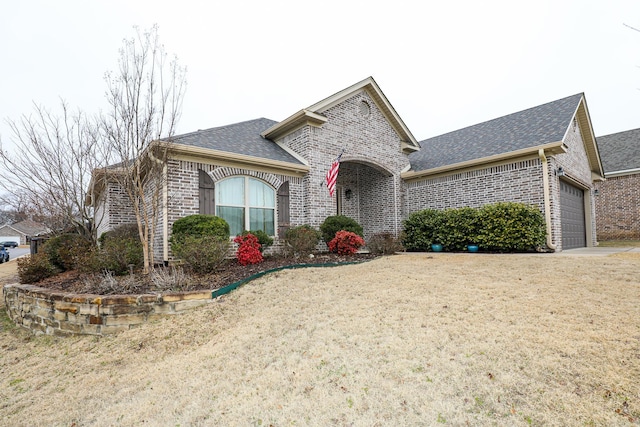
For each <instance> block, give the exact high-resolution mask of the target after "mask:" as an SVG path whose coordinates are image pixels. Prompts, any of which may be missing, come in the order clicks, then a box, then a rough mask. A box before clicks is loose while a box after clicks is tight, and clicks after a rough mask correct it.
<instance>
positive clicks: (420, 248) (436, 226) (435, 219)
mask: <svg viewBox="0 0 640 427" xmlns="http://www.w3.org/2000/svg"><path fill="white" fill-rule="evenodd" d="M443 223H444V216H443V215H442V212H441V211H438V210H435V209H423V210H421V211H416V212H413V213H411V214H410V215H409V217H408V218H407V219H406V220H404V221H403V223H402V225H403V232H402V244H403V245H404V247H405V248H407V250H408V251H416V252H426V251H430V250H431V244H433V243H440V242H439V241H438V240H439V239H440V238H441V235H440V233H442V228H443V227H442V224H443Z"/></svg>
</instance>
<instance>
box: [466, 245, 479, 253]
mask: <svg viewBox="0 0 640 427" xmlns="http://www.w3.org/2000/svg"><path fill="white" fill-rule="evenodd" d="M478 249H479V248H478V245H467V250H468V251H469V252H478Z"/></svg>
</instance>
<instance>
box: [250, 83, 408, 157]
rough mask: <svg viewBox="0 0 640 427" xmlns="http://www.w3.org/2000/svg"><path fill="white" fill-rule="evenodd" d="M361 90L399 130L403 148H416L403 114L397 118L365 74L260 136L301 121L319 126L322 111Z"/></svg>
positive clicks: (274, 134) (274, 137) (277, 132)
mask: <svg viewBox="0 0 640 427" xmlns="http://www.w3.org/2000/svg"><path fill="white" fill-rule="evenodd" d="M363 90H364V91H366V92H367V93H368V94H369V96H370V97H371V98H372V99H373V100H374V101H375V103H376V105H377V106H378V108H379V109H380V111H382V113H383V114H384V115H385V117H386V119H387V120H388V121H389V123H390V124H391V126H392V127H393V128H394V129H395V131H396V132H397V133H398V135H399V137H400V139H401V140H402V147H401V148H402V150H404V151H406V152H413V151H417V150H419V149H420V145H419V144H418V141H417V140H416V138H415V137H414V136H413V134H412V133H411V131H410V130H409V128H408V127H407V125H405V123H404V121H403V120H402V118H400V115H399V114H398V113H397V112H396V110H395V108H393V106H392V105H391V103H390V102H389V100H388V99H387V97H386V96H385V94H384V93H382V90H381V89H380V86H378V84H377V83H376V81H375V80H374V79H373V77H367V78H366V79H364V80H362V81H360V82H358V83H356V84H354V85H351V86H349V87H348V88H346V89H343V90H341V91H340V92H337V93H335V94H333V95H331V96H329V97H328V98H325V99H323V100H322V101H319V102H316V103H315V104H313V105H311V106H309V107H307V108H304V109H302V110H300V111H298V112H297V113H295V114H293V115H291V116H289V117H287V118H286V119H284V120H283V121H281V122H279V123H276V124H274V125H273V126H272V127H270V128H269V129H267V130H265V131H264V132H262V136H263V137H264V138H268V139H272V140H274V141H275V140H277V139H278V138H280V137H281V136H283V135H286V134H287V133H289V132H291V131H293V130H295V129H296V128H299V127H301V126H304V125H311V126H322V124H323V123H325V122H326V121H327V118H326V117H325V116H323V115H322V113H323V112H324V111H326V110H328V109H329V108H331V107H333V106H335V105H337V104H339V103H341V102H343V101H344V100H346V99H347V98H350V97H351V96H353V95H354V94H356V93H358V92H359V91H363Z"/></svg>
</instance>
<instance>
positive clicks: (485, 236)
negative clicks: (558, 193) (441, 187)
mask: <svg viewBox="0 0 640 427" xmlns="http://www.w3.org/2000/svg"><path fill="white" fill-rule="evenodd" d="M545 238H546V231H545V227H544V217H543V215H542V213H541V212H540V210H539V209H538V208H537V207H535V206H527V205H525V204H523V203H513V202H501V203H495V204H491V205H485V206H483V207H482V208H479V209H473V208H469V207H465V208H458V209H447V210H443V211H438V210H435V209H424V210H421V211H417V212H413V213H412V214H411V215H409V217H408V218H407V219H406V220H405V221H404V222H403V234H402V242H403V244H404V246H405V247H406V249H407V250H409V251H429V250H431V244H433V243H439V244H441V245H442V246H443V248H444V249H445V250H447V251H462V250H465V249H466V246H467V245H469V244H477V245H479V246H480V249H481V250H486V251H493V252H524V251H528V250H532V249H536V248H538V247H540V246H542V245H543V244H544V242H545Z"/></svg>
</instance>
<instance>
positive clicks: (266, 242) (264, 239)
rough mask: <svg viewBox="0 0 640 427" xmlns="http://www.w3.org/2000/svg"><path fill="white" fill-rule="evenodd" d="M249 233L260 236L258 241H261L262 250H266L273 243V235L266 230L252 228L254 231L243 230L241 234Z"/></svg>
mask: <svg viewBox="0 0 640 427" xmlns="http://www.w3.org/2000/svg"><path fill="white" fill-rule="evenodd" d="M249 234H253V235H254V236H256V237H257V238H258V243H260V252H264V250H265V249H267V248H268V247H269V246H271V245H273V237H271V236H269V235H268V234H267V233H266V232H264V231H262V230H252V231H247V230H245V231H243V232H242V234H241V236H247V235H249Z"/></svg>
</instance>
